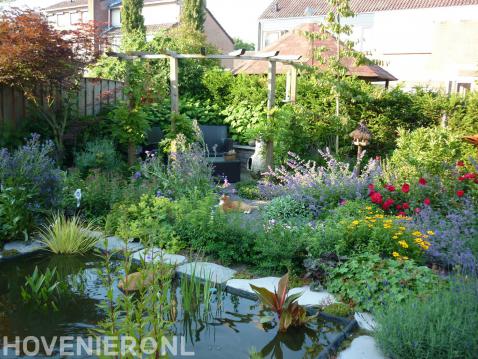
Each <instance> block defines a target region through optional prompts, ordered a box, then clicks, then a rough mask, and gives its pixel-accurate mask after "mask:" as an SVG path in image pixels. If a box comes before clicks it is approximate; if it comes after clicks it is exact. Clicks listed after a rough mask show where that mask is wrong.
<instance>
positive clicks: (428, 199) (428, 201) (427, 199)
mask: <svg viewBox="0 0 478 359" xmlns="http://www.w3.org/2000/svg"><path fill="white" fill-rule="evenodd" d="M431 203H432V201H430V198H425V200H424V201H423V204H424V205H425V206H429V205H430V204H431Z"/></svg>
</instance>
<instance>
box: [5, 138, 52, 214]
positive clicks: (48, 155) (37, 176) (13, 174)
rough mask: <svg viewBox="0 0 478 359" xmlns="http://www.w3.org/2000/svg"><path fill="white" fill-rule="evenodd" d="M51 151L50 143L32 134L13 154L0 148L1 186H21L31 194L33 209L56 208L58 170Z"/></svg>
mask: <svg viewBox="0 0 478 359" xmlns="http://www.w3.org/2000/svg"><path fill="white" fill-rule="evenodd" d="M54 150H55V146H54V144H53V142H52V141H49V140H48V141H45V142H44V143H42V142H41V141H40V135H38V134H32V135H31V138H29V139H27V140H26V143H25V145H24V146H22V147H20V148H18V149H17V150H15V151H13V152H9V151H8V150H7V149H5V148H3V149H0V184H1V185H2V186H3V187H13V188H19V187H23V188H24V189H25V190H26V191H28V192H29V193H31V194H33V199H32V203H30V206H32V207H36V208H43V209H48V208H51V207H56V206H57V205H58V202H59V199H60V196H59V193H60V188H61V171H60V169H59V168H58V167H57V166H56V163H55V161H54V160H53V158H52V155H53V154H54Z"/></svg>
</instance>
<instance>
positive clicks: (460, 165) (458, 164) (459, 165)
mask: <svg viewBox="0 0 478 359" xmlns="http://www.w3.org/2000/svg"><path fill="white" fill-rule="evenodd" d="M456 165H457V166H458V167H463V166H464V165H465V162H463V161H458V162H457V163H456Z"/></svg>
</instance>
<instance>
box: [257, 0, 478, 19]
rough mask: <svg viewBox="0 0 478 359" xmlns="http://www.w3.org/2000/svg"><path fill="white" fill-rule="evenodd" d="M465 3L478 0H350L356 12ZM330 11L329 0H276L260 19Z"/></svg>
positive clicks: (474, 3) (477, 3)
mask: <svg viewBox="0 0 478 359" xmlns="http://www.w3.org/2000/svg"><path fill="white" fill-rule="evenodd" d="M465 5H478V0H350V7H351V8H352V10H353V12H354V13H356V14H360V13H367V12H377V11H391V10H406V9H423V8H435V7H448V6H465ZM329 11H330V5H329V2H328V1H327V0H274V1H272V3H271V4H270V5H269V6H268V8H267V9H266V10H265V11H264V13H263V14H262V15H261V17H260V19H278V18H288V17H304V16H321V15H326V14H327V13H328V12H329Z"/></svg>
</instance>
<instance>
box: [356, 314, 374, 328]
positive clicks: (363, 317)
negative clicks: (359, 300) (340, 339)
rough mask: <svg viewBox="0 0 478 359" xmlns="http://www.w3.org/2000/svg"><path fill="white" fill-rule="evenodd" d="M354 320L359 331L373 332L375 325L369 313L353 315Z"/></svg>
mask: <svg viewBox="0 0 478 359" xmlns="http://www.w3.org/2000/svg"><path fill="white" fill-rule="evenodd" d="M354 318H355V320H356V321H357V324H358V326H359V327H360V329H363V330H367V331H369V332H373V331H374V330H375V328H376V327H377V323H376V322H375V319H374V318H373V316H372V314H370V313H355V314H354Z"/></svg>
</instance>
